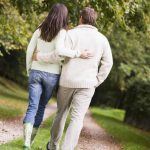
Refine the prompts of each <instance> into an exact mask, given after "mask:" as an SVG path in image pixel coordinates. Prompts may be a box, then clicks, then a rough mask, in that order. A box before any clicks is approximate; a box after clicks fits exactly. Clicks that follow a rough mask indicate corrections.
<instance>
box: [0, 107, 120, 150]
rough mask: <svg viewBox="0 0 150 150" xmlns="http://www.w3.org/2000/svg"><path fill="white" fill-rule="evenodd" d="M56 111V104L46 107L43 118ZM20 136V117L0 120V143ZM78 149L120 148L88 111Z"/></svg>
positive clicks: (105, 149) (115, 149)
mask: <svg viewBox="0 0 150 150" xmlns="http://www.w3.org/2000/svg"><path fill="white" fill-rule="evenodd" d="M55 111H56V104H52V105H50V106H48V107H47V109H46V112H45V115H44V120H45V119H46V118H48V117H49V116H50V115H51V114H52V113H54V112H55ZM21 136H22V118H18V119H16V120H13V121H9V122H8V121H7V122H0V145H1V144H4V143H7V142H9V141H11V140H14V139H17V138H19V137H21ZM78 149H79V150H121V148H120V146H119V145H118V144H117V143H115V142H114V140H113V138H112V137H111V136H109V135H108V134H107V133H106V132H105V130H104V129H103V128H101V127H100V126H98V125H97V123H96V122H95V121H94V120H93V119H92V117H91V114H90V113H88V114H87V115H86V117H85V120H84V127H83V129H82V132H81V136H80V139H79V145H78Z"/></svg>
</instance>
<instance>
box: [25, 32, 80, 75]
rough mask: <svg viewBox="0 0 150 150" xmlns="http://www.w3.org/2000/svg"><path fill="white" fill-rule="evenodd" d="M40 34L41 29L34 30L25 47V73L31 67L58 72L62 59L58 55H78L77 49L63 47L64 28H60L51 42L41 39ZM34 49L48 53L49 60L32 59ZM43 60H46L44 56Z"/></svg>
mask: <svg viewBox="0 0 150 150" xmlns="http://www.w3.org/2000/svg"><path fill="white" fill-rule="evenodd" d="M40 34H41V31H40V30H39V29H37V30H36V31H35V32H34V34H33V36H32V38H31V40H30V43H29V45H28V48H27V53H26V69H27V74H29V72H30V70H31V69H34V70H40V71H44V72H49V73H55V74H59V73H60V71H61V67H60V60H61V59H62V58H61V57H60V56H66V57H71V58H74V57H79V56H80V52H79V51H77V50H76V51H75V50H71V49H66V47H65V38H66V30H64V29H62V30H61V31H60V32H59V33H58V35H57V36H56V37H55V38H54V39H53V40H52V41H51V42H46V41H44V40H42V39H41V38H40ZM35 51H39V52H42V53H43V55H44V56H45V57H46V56H47V53H50V54H51V60H50V61H49V63H47V62H44V61H33V60H32V55H33V53H34V52H35ZM41 60H42V59H41ZM44 60H45V61H46V59H45V58H44Z"/></svg>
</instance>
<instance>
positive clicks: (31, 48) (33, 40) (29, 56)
mask: <svg viewBox="0 0 150 150" xmlns="http://www.w3.org/2000/svg"><path fill="white" fill-rule="evenodd" d="M38 37H39V30H36V31H35V32H34V33H33V36H32V38H31V40H30V42H29V45H28V48H27V53H26V70H27V75H29V72H30V69H31V64H32V55H33V52H34V51H35V50H36V46H37V39H38Z"/></svg>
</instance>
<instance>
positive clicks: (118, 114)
mask: <svg viewBox="0 0 150 150" xmlns="http://www.w3.org/2000/svg"><path fill="white" fill-rule="evenodd" d="M91 112H92V116H93V117H94V119H95V120H96V122H97V123H98V124H99V125H101V126H102V127H103V128H104V129H105V130H106V131H107V132H108V134H110V135H111V136H112V137H114V139H115V140H116V141H118V143H121V146H122V147H123V150H149V149H150V133H147V132H144V131H142V130H139V129H136V128H134V127H131V126H129V125H127V124H125V123H123V118H124V114H125V112H124V111H123V110H118V109H111V108H96V107H93V108H91Z"/></svg>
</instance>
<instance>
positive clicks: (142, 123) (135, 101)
mask: <svg viewBox="0 0 150 150" xmlns="http://www.w3.org/2000/svg"><path fill="white" fill-rule="evenodd" d="M125 109H126V115H125V120H124V121H125V122H126V123H128V124H131V125H133V126H135V127H138V128H141V129H145V130H148V131H150V82H146V83H145V82H140V81H138V82H135V83H134V84H133V85H132V86H131V87H130V88H129V90H128V91H127V95H126V97H125Z"/></svg>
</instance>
